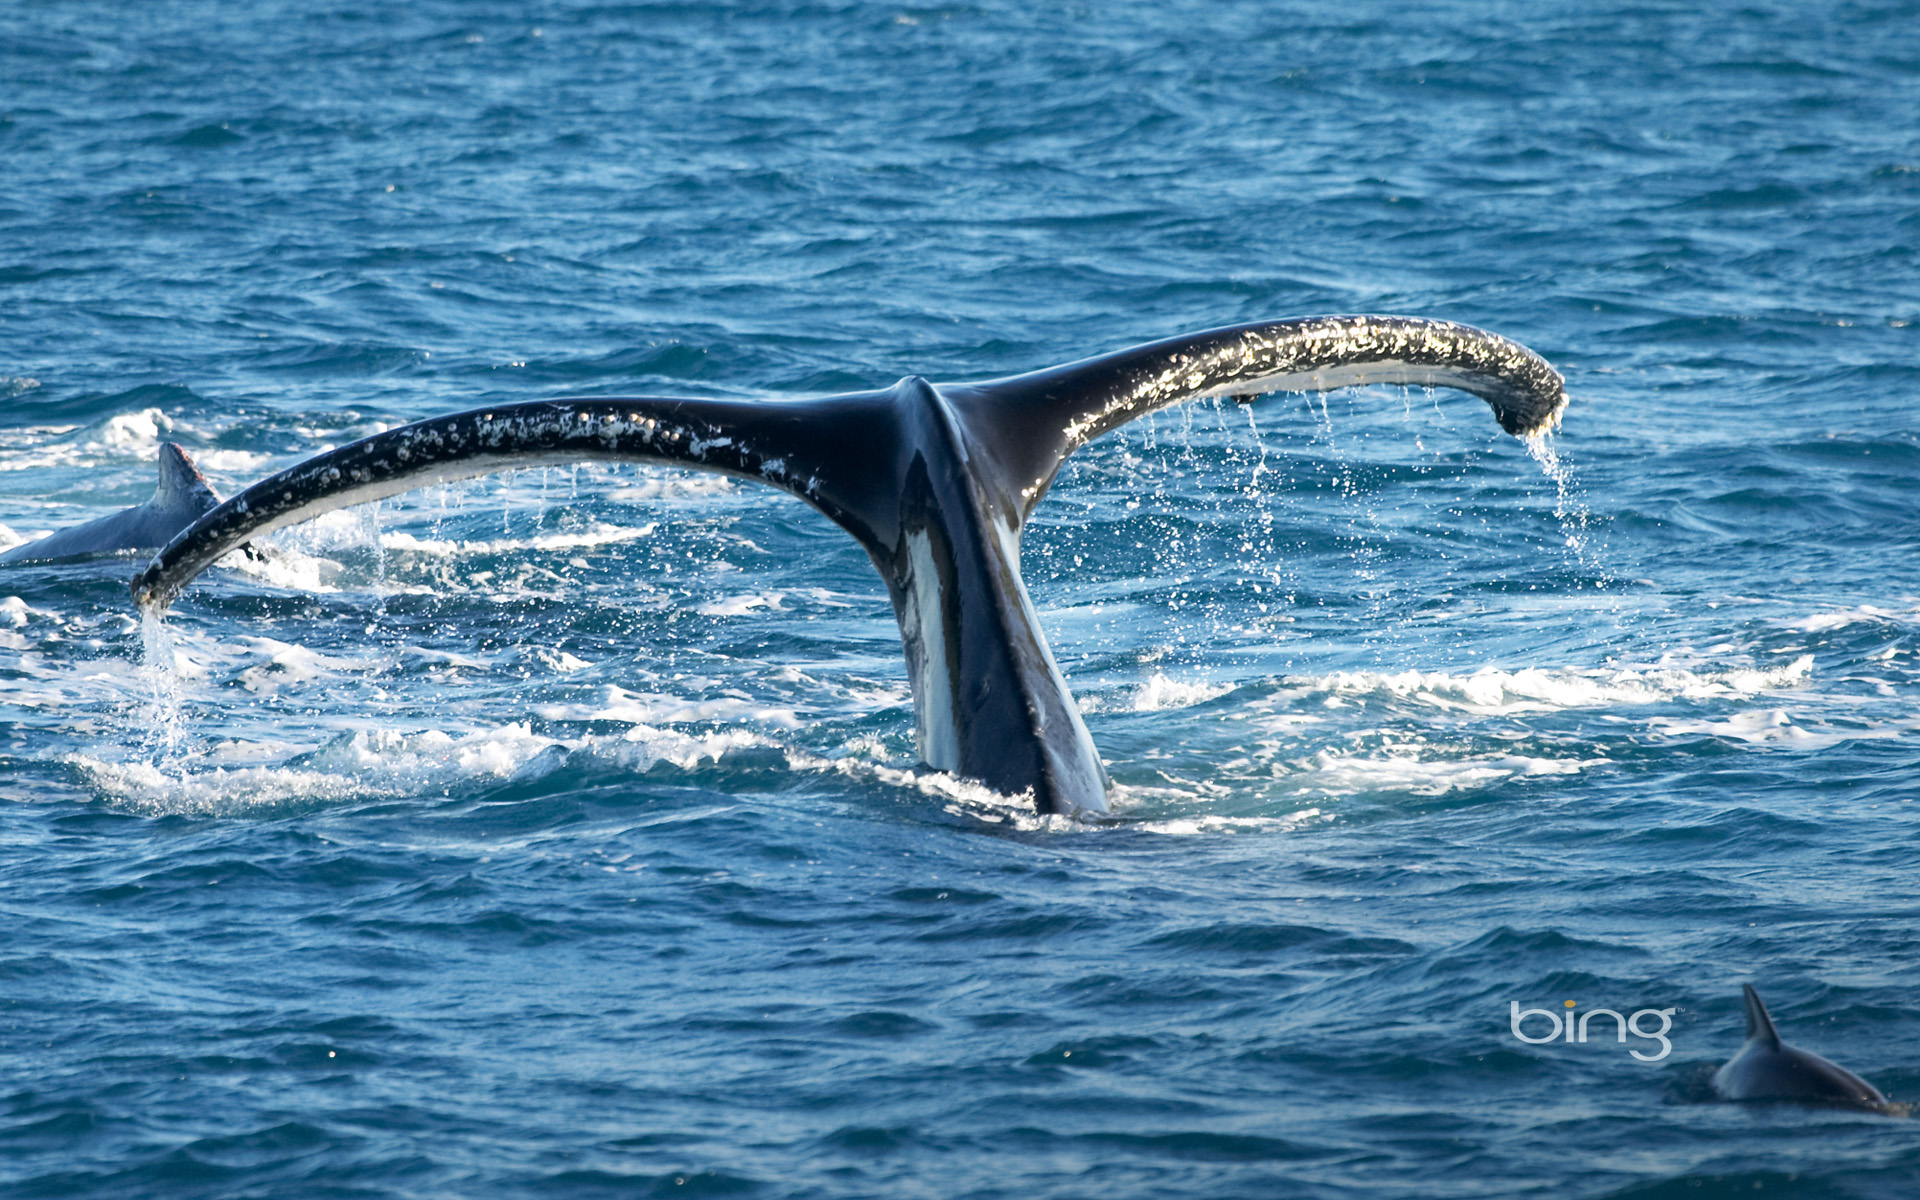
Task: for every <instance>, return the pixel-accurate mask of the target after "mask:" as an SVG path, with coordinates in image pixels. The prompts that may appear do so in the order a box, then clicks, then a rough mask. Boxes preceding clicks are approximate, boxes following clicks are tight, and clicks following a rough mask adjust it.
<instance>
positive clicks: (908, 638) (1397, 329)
mask: <svg viewBox="0 0 1920 1200" xmlns="http://www.w3.org/2000/svg"><path fill="white" fill-rule="evenodd" d="M1370 383H1401V384H1427V385H1432V386H1443V387H1453V388H1459V389H1462V390H1465V391H1468V392H1471V393H1473V394H1475V395H1478V396H1480V397H1481V398H1482V399H1484V400H1486V401H1487V402H1488V403H1489V404H1490V405H1492V406H1493V409H1494V414H1495V417H1496V419H1497V420H1498V421H1499V422H1500V424H1501V426H1502V427H1503V428H1505V429H1507V430H1508V431H1509V432H1513V433H1516V434H1523V435H1524V434H1532V433H1536V432H1539V431H1542V430H1544V429H1546V428H1548V427H1550V426H1551V425H1552V423H1553V422H1554V421H1556V420H1557V419H1558V417H1559V414H1560V411H1561V409H1562V408H1563V407H1564V405H1565V403H1566V396H1565V393H1564V390H1563V388H1562V383H1561V379H1560V376H1559V375H1558V374H1557V373H1556V372H1555V371H1554V370H1553V368H1552V367H1550V366H1548V365H1547V364H1546V362H1545V361H1544V360H1542V359H1541V358H1540V357H1539V356H1538V355H1536V354H1534V353H1533V352H1532V351H1530V350H1528V349H1526V348H1525V347H1523V346H1520V345H1519V344H1518V343H1515V342H1511V341H1509V340H1507V339H1505V338H1502V337H1499V336H1498V335H1496V334H1491V333H1487V332H1485V331H1483V330H1478V329H1473V328H1471V327H1469V326H1464V325H1455V324H1452V323H1450V322H1444V321H1429V320H1423V319H1420V318H1409V317H1310V318H1302V319H1297V320H1289V321H1270V322H1262V323H1259V324H1252V325H1239V326H1233V327H1230V328H1226V329H1216V330H1209V331H1206V332H1203V333H1197V334H1190V335H1187V336H1184V337H1177V338H1170V339H1167V340H1164V341H1159V342H1153V343H1149V344H1147V345H1144V346H1138V347H1135V348H1133V349H1130V350H1122V351H1119V352H1117V353H1113V354H1108V355H1103V356H1101V357H1098V358H1091V359H1086V360H1084V361H1081V362H1077V363H1069V364H1067V365H1065V366H1060V367H1053V368H1049V369H1047V370H1042V371H1034V372H1030V373H1027V374H1024V375H1014V376H1008V377H1004V378H1000V379H992V380H987V381H983V382H975V383H949V384H932V383H929V382H927V381H926V380H924V379H921V378H918V377H917V376H909V377H908V378H906V379H903V380H901V381H900V382H899V383H898V384H896V385H895V386H894V387H892V388H889V389H885V390H881V391H872V392H858V393H849V394H846V395H839V396H827V397H822V398H819V399H814V400H778V401H744V400H682V399H668V398H661V397H625V398H607V399H580V400H554V401H535V402H529V403H522V404H509V405H500V406H493V407H488V408H479V409H473V410H470V411H468V412H464V413H455V414H453V415H451V416H446V417H435V418H431V419H429V420H425V421H417V422H415V423H413V424H411V425H405V426H400V427H398V428H395V429H390V430H387V431H386V432H384V433H379V434H375V435H373V436H371V437H368V438H363V439H362V440H360V441H358V442H354V443H351V444H349V445H346V446H341V447H339V448H337V449H334V450H330V451H327V452H326V453H324V454H320V455H317V456H316V457H314V458H311V459H309V460H307V461H306V462H304V463H300V464H298V465H296V466H293V467H290V468H288V469H287V470H285V471H282V472H280V473H279V474H277V475H274V476H271V477H269V478H267V479H264V480H262V481H260V482H259V483H256V484H254V485H253V486H252V487H249V488H247V489H246V490H245V491H243V492H240V493H239V494H237V495H235V496H233V497H232V498H231V499H229V500H228V501H226V502H225V503H224V504H221V505H219V506H218V507H217V508H214V509H213V510H212V511H210V512H207V513H206V514H205V515H204V516H202V517H201V518H200V519H199V520H197V521H195V522H194V523H193V524H192V525H191V526H190V527H188V528H187V529H185V530H183V531H182V532H181V533H180V534H179V536H177V537H175V538H174V539H173V540H172V541H171V542H169V543H168V544H167V545H166V546H165V547H164V548H163V549H162V550H161V551H160V553H159V554H158V555H157V556H155V558H154V559H153V561H152V562H151V563H150V564H148V566H147V567H146V568H145V569H144V570H142V571H141V572H140V573H139V574H138V575H137V576H136V577H135V578H134V580H133V584H132V591H133V597H134V600H135V602H136V603H137V604H138V605H139V606H140V607H142V608H144V609H152V610H157V609H164V608H165V607H166V605H167V604H169V603H170V602H171V601H172V600H173V598H174V597H175V596H176V595H178V593H179V592H180V590H181V588H183V587H184V586H185V585H186V584H187V583H188V582H189V581H190V580H191V579H192V578H193V577H194V576H196V575H198V574H199V573H200V572H201V571H203V570H205V569H206V567H207V566H209V565H210V564H212V563H213V562H214V561H216V560H217V559H218V558H220V557H221V556H222V555H223V554H225V553H227V552H228V551H229V550H232V549H235V548H236V547H239V546H241V545H242V544H244V543H246V542H247V541H249V540H250V539H255V538H259V537H262V536H264V535H266V534H268V533H271V532H272V531H274V530H275V529H280V528H284V527H285V526H288V525H291V524H294V523H297V522H299V521H305V520H309V519H311V518H313V517H316V516H319V515H321V514H322V513H325V512H329V511H331V510H333V509H337V508H343V507H346V506H349V505H353V504H362V503H367V502H369V501H373V500H379V499H382V498H385V497H388V496H393V495H397V494H399V493H402V492H405V491H409V490H412V489H414V488H418V487H423V486H427V485H429V484H433V483H442V482H448V481H451V480H457V479H466V478H472V477H474V476H478V475H483V474H488V473H491V472H495V471H502V470H510V469H515V468H520V467H531V466H551V465H569V464H574V463H579V462H582V461H590V460H610V461H623V462H645V463H659V464H667V465H677V466H684V467H693V468H697V469H701V470H708V471H717V472H721V473H724V474H729V475H733V476H736V477H740V478H745V479H754V480H758V481H760V482H762V483H766V484H769V485H772V486H774V487H778V488H781V489H782V490H785V491H787V492H790V493H792V494H793V495H795V496H798V497H800V498H801V499H803V500H805V501H806V502H807V503H809V504H811V505H813V506H814V507H815V508H817V509H819V510H820V511H821V512H822V513H824V514H825V515H826V516H827V517H828V518H829V519H831V520H833V521H834V522H835V523H836V524H838V525H840V526H841V527H842V528H843V529H845V530H846V531H847V532H848V533H850V534H852V535H853V536H854V537H855V538H856V539H857V540H858V541H859V542H860V543H861V545H862V546H863V547H865V548H866V550H867V553H868V555H869V557H871V558H872V560H873V563H874V566H875V567H876V568H877V569H878V570H879V572H880V575H881V578H882V579H883V580H884V581H885V582H886V585H887V590H888V594H889V597H890V599H891V600H892V602H893V608H894V615H895V617H896V619H897V621H898V623H899V627H900V636H901V641H902V644H903V648H904V650H905V653H906V659H907V666H908V675H909V679H910V682H911V683H912V686H913V696H914V710H915V729H916V735H917V740H918V744H919V748H920V755H921V758H922V760H923V761H924V762H926V763H927V764H928V765H930V766H933V767H935V768H938V769H940V770H943V771H950V772H952V773H954V774H957V775H961V776H964V777H967V778H971V779H974V780H977V781H979V782H982V783H985V784H986V785H988V786H989V787H991V788H993V789H995V790H997V791H1000V792H1002V793H1006V794H1010V795H1017V794H1022V793H1026V794H1031V795H1032V797H1033V801H1034V804H1035V806H1036V807H1037V808H1038V809H1039V810H1040V811H1041V812H1060V813H1100V812H1104V811H1105V810H1106V789H1107V783H1108V781H1107V774H1106V770H1105V768H1104V766H1103V765H1102V763H1101V761H1100V758H1099V755H1098V753H1097V752H1096V751H1095V749H1094V746H1093V740H1092V738H1091V737H1090V736H1089V734H1088V732H1087V729H1086V725H1085V723H1084V722H1083V721H1082V719H1081V716H1080V712H1079V709H1078V707H1077V706H1076V705H1075V704H1074V702H1073V697H1072V693H1071V692H1070V691H1069V690H1068V688H1067V685H1066V681H1065V679H1064V678H1063V677H1062V675H1061V673H1060V669H1059V667H1058V665H1057V664H1056V663H1055V661H1054V658H1053V653H1052V651H1051V649H1049V647H1048V646H1047V642H1046V638H1045V637H1044V636H1042V634H1041V632H1040V626H1039V620H1038V617H1037V615H1036V614H1035V612H1034V609H1033V605H1032V601H1031V600H1030V599H1029V597H1028V595H1027V591H1026V585H1025V583H1024V581H1023V580H1022V578H1021V575H1020V533H1021V529H1022V526H1023V525H1024V523H1025V521H1026V519H1027V518H1028V516H1029V515H1030V514H1031V513H1032V511H1033V509H1034V507H1035V506H1036V505H1037V504H1038V503H1039V502H1040V500H1041V499H1042V498H1043V497H1044V496H1045V495H1046V492H1047V489H1048V488H1049V487H1050V486H1051V484H1052V482H1053V479H1054V477H1055V475H1056V474H1057V473H1058V472H1059V470H1060V466H1061V464H1062V463H1064V462H1065V461H1066V459H1067V457H1068V456H1069V455H1071V454H1072V453H1073V452H1074V451H1075V450H1077V449H1079V448H1080V447H1081V446H1083V445H1085V444H1086V443H1087V442H1089V441H1091V440H1092V439H1093V438H1096V437H1098V436H1100V435H1101V434H1102V433H1105V432H1107V431H1108V430H1111V429H1113V428H1116V427H1117V426H1119V425H1121V424H1123V423H1125V422H1127V421H1131V420H1133V419H1135V418H1137V417H1141V416H1145V415H1146V414H1148V413H1150V412H1153V411H1155V410H1157V409H1160V408H1164V407H1166V406H1168V405H1171V404H1175V403H1178V402H1180V401H1182V400H1188V399H1192V398H1195V397H1201V396H1214V395H1226V396H1233V397H1235V398H1238V399H1245V398H1251V397H1253V396H1256V395H1260V394H1264V393H1267V392H1274V391H1286V390H1328V389H1332V388H1339V387H1349V386H1354V385H1358V384H1370Z"/></svg>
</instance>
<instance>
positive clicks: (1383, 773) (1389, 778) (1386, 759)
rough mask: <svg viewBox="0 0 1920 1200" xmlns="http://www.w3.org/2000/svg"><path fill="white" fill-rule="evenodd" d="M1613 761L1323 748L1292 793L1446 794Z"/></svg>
mask: <svg viewBox="0 0 1920 1200" xmlns="http://www.w3.org/2000/svg"><path fill="white" fill-rule="evenodd" d="M1609 761H1611V760H1609V759H1605V758H1539V757H1535V756H1532V755H1526V754H1500V755H1491V756H1487V757H1479V758H1458V759H1454V758H1427V757H1423V756H1421V755H1419V754H1417V753H1389V754H1385V755H1381V756H1378V757H1361V756H1358V755H1351V754H1346V753H1343V752H1341V751H1338V750H1322V751H1320V752H1319V753H1317V754H1315V755H1313V756H1312V757H1310V758H1306V759H1302V760H1300V761H1298V762H1296V763H1294V764H1292V769H1291V772H1290V774H1292V775H1293V776H1294V777H1295V778H1294V780H1293V782H1295V783H1296V784H1297V786H1295V787H1294V789H1293V794H1294V795H1298V796H1306V795H1314V794H1319V795H1327V796H1352V795H1360V794H1363V793H1367V792H1403V793H1407V794H1410V795H1414V796H1442V795H1445V794H1446V793H1448V792H1453V791H1462V790H1466V789H1470V788H1485V787H1490V786H1492V785H1494V784H1498V783H1504V782H1506V781H1508V780H1512V779H1521V778H1528V777H1533V776H1545V775H1577V774H1579V773H1580V772H1581V771H1585V770H1587V769H1589V768H1592V767H1597V766H1604V765H1606V764H1607V763H1608V762H1609Z"/></svg>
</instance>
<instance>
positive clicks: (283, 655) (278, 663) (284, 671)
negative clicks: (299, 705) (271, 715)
mask: <svg viewBox="0 0 1920 1200" xmlns="http://www.w3.org/2000/svg"><path fill="white" fill-rule="evenodd" d="M239 640H240V642H241V643H242V644H243V645H245V646H246V647H247V650H248V652H249V653H251V654H253V655H256V656H257V657H258V658H259V659H260V660H261V661H258V662H255V663H254V664H253V665H251V666H248V667H245V668H243V669H242V670H240V671H239V672H238V673H236V674H235V675H234V676H233V679H234V680H235V682H237V683H239V684H240V685H241V686H242V687H244V688H246V689H247V690H248V691H250V692H253V693H254V694H255V695H272V694H273V693H275V692H277V691H279V690H280V689H281V688H283V687H286V686H287V685H289V684H297V683H305V682H307V681H308V680H313V679H323V678H328V677H331V676H335V675H339V674H342V673H344V672H347V671H353V670H359V669H362V668H365V667H366V666H368V665H370V664H369V662H368V660H365V659H351V658H340V657H336V656H332V655H326V654H321V653H320V652H318V651H316V650H309V649H308V648H307V647H305V646H301V645H296V644H294V643H291V642H282V641H278V640H276V639H274V638H269V637H242V638H240V639H239Z"/></svg>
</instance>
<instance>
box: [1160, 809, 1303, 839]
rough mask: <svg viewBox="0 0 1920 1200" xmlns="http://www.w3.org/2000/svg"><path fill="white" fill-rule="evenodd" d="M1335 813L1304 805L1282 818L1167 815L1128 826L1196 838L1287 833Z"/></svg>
mask: <svg viewBox="0 0 1920 1200" xmlns="http://www.w3.org/2000/svg"><path fill="white" fill-rule="evenodd" d="M1333 819H1334V818H1333V814H1332V813H1329V812H1323V811H1321V810H1320V809H1318V808H1303V809H1300V810H1298V811H1297V812H1290V813H1288V814H1287V815H1285V816H1283V817H1221V816H1211V815H1209V816H1194V817H1168V818H1165V819H1163V820H1157V821H1141V822H1139V823H1137V824H1134V825H1131V826H1129V828H1131V829H1136V830H1140V831H1143V832H1146V833H1164V834H1168V835H1170V836H1173V837H1195V836H1198V835H1200V834H1208V833H1241V832H1260V833H1288V832H1291V831H1293V830H1295V829H1300V828H1302V827H1304V826H1307V825H1312V824H1316V823H1319V822H1325V821H1331V820H1333Z"/></svg>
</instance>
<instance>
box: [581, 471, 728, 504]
mask: <svg viewBox="0 0 1920 1200" xmlns="http://www.w3.org/2000/svg"><path fill="white" fill-rule="evenodd" d="M641 470H642V472H643V473H642V475H641V477H640V479H639V480H637V481H635V482H634V483H632V484H630V485H628V486H626V487H621V488H614V489H612V490H611V491H609V492H607V494H606V495H607V499H609V500H613V501H616V502H618V503H621V504H634V503H642V502H649V501H654V500H694V499H707V498H709V497H714V496H730V495H732V494H733V493H734V492H736V491H738V490H739V485H738V484H737V483H735V482H734V481H733V480H732V479H730V478H728V477H727V476H725V475H711V474H696V473H694V472H692V471H668V470H662V469H660V468H658V467H643V468H641Z"/></svg>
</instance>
